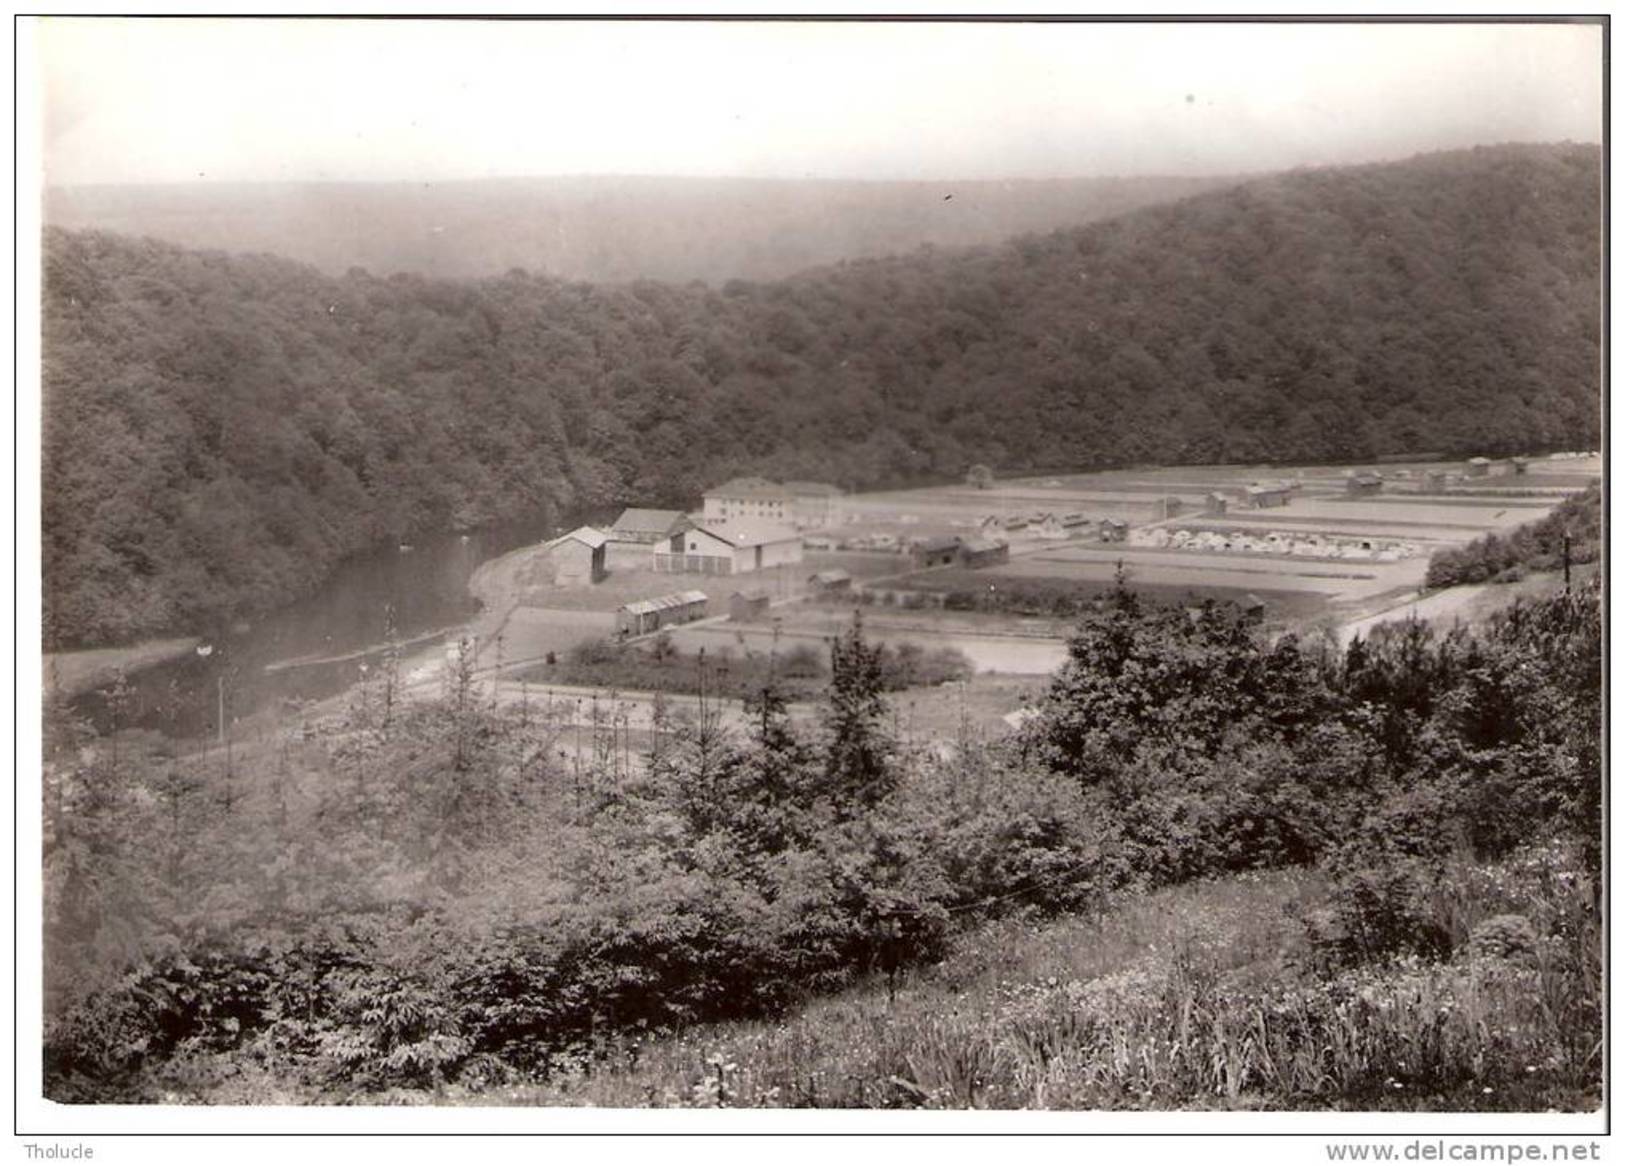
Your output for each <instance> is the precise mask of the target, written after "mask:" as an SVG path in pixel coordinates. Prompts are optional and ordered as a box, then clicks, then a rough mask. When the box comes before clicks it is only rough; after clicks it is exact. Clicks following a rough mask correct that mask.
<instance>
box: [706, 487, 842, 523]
mask: <svg viewBox="0 0 1625 1166" xmlns="http://www.w3.org/2000/svg"><path fill="white" fill-rule="evenodd" d="M842 496H843V495H842V491H841V489H840V487H838V486H831V485H829V484H828V483H825V482H785V483H784V484H783V485H780V484H779V483H778V482H770V481H768V480H767V479H766V478H730V479H729V480H728V481H726V482H724V483H722V485H720V486H717V487H715V488H713V489H710V490H707V491H706V492H705V510H704V515H705V524H706V525H707V526H714V525H717V524H719V523H725V522H737V521H739V520H741V519H744V520H747V521H752V522H758V521H764V520H765V521H768V522H777V523H784V524H786V525H789V526H793V527H795V528H796V529H797V530H812V529H817V528H819V527H824V526H838V525H839V524H840V522H841V520H842V513H841V498H842Z"/></svg>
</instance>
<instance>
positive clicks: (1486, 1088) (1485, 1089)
mask: <svg viewBox="0 0 1625 1166" xmlns="http://www.w3.org/2000/svg"><path fill="white" fill-rule="evenodd" d="M1484 1092H1485V1093H1494V1092H1495V1090H1494V1089H1491V1088H1490V1087H1489V1086H1488V1085H1486V1086H1484Z"/></svg>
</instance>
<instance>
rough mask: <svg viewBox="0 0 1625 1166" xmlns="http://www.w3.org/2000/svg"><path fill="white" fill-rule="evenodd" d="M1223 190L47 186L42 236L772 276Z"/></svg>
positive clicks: (336, 266)
mask: <svg viewBox="0 0 1625 1166" xmlns="http://www.w3.org/2000/svg"><path fill="white" fill-rule="evenodd" d="M1236 181H1239V180H1238V179H1233V178H1232V179H1225V178H1180V177H1147V178H1069V179H1053V180H1011V181H975V182H850V181H832V180H816V179H808V180H769V179H748V178H716V179H713V178H669V177H668V178H661V177H637V176H632V177H579V178H492V179H479V180H471V181H461V182H436V183H410V182H397V183H349V182H342V183H318V182H310V183H246V184H239V183H229V184H228V183H218V184H217V183H189V184H188V183H176V184H161V185H132V186H77V187H52V188H49V189H48V190H47V191H46V194H45V222H46V224H47V225H49V226H58V227H66V228H70V229H98V230H108V231H116V232H118V233H119V234H124V235H137V236H143V235H144V236H151V237H153V238H157V239H163V240H165V241H166V242H171V243H178V244H180V245H182V246H185V247H198V248H207V249H218V250H225V251H267V252H271V253H272V254H276V255H282V256H285V257H287V258H290V259H297V260H300V261H302V262H306V263H312V264H315V265H316V266H317V267H320V268H322V269H323V270H324V271H326V272H328V273H329V274H333V275H339V274H343V273H344V272H345V271H346V270H348V269H349V268H351V267H361V268H365V269H366V270H368V271H370V272H372V273H373V274H375V275H389V274H393V273H395V272H414V273H417V274H421V275H427V276H446V277H469V276H487V275H500V274H502V273H503V272H505V271H508V270H509V269H511V268H516V267H518V268H525V269H526V270H529V271H531V272H534V273H537V274H548V275H553V276H558V277H560V278H564V279H584V280H592V281H595V282H621V281H628V280H634V279H661V280H672V281H677V282H686V281H688V280H692V279H699V280H705V281H707V282H710V283H721V282H723V281H725V280H728V279H735V278H738V279H773V278H777V277H780V276H785V275H789V274H791V273H793V272H796V271H799V270H801V269H803V268H807V267H815V266H819V265H822V264H828V263H835V262H838V261H840V260H843V259H862V258H871V257H875V256H879V255H887V254H894V253H900V252H907V251H911V250H913V249H915V248H916V247H919V246H922V245H926V244H930V245H933V246H948V247H955V246H967V245H975V244H983V243H994V242H998V241H1001V240H1003V239H1005V238H1008V237H1009V236H1011V235H1016V234H1021V233H1023V232H1027V231H1047V230H1052V229H1054V228H1056V227H1065V226H1077V225H1079V224H1082V223H1087V222H1092V221H1095V220H1097V219H1102V218H1107V217H1110V216H1112V215H1116V214H1121V213H1124V212H1126V211H1131V210H1134V209H1136V208H1138V207H1142V206H1147V205H1150V204H1152V203H1157V202H1167V201H1171V200H1174V199H1178V198H1183V197H1185V196H1188V195H1192V194H1196V193H1199V192H1201V191H1204V190H1211V189H1213V188H1215V187H1217V186H1222V185H1226V184H1234V183H1235V182H1236Z"/></svg>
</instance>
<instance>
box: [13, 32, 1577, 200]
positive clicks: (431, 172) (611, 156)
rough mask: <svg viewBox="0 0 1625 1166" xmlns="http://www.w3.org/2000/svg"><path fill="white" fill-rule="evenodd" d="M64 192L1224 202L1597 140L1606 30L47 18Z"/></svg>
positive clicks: (52, 164)
mask: <svg viewBox="0 0 1625 1166" xmlns="http://www.w3.org/2000/svg"><path fill="white" fill-rule="evenodd" d="M32 31H33V33H34V36H33V37H32V45H33V47H34V51H35V52H36V53H37V54H38V66H39V68H38V76H39V85H40V88H41V90H42V91H43V92H42V93H41V95H40V100H39V103H38V110H37V112H38V114H39V116H40V118H41V119H42V127H41V141H42V152H43V162H44V168H45V176H46V179H47V180H48V181H50V182H53V183H62V184H72V183H92V182H175V181H178V182H194V181H204V182H219V181H263V180H302V181H303V180H365V181H371V180H389V181H445V180H452V179H461V178H481V177H490V176H522V175H558V174H683V175H706V176H725V175H740V176H759V177H773V178H802V177H816V178H858V179H944V178H961V179H972V178H1018V177H1038V178H1043V177H1072V176H1083V177H1086V176H1100V175H1131V174H1153V173H1154V174H1219V173H1224V174H1228V173H1238V172H1251V171H1260V170H1273V169H1282V168H1289V167H1293V166H1304V165H1325V164H1337V163H1349V162H1362V161H1376V160H1383V159H1391V158H1399V157H1406V156H1409V155H1411V154H1415V153H1419V152H1422V151H1426V150H1435V149H1448V148H1456V147H1461V146H1469V145H1474V144H1480V143H1494V142H1505V141H1556V140H1564V139H1567V140H1572V141H1586V142H1598V141H1600V140H1601V133H1602V127H1601V115H1602V67H1601V53H1602V32H1601V28H1600V27H1599V26H1598V25H1595V24H1591V25H1562V24H1545V25H1493V24H1476V25H1473V24H1455V25H1413V24H1400V25H1395V24H1387V25H1379V24H1336V25H1312V24H1288V25H1281V24H1143V23H1142V24H1053V23H997V24H987V23H980V24H952V23H925V24H921V23H907V24H901V23H875V22H861V23H817V22H747V23H725V22H652V21H637V22H611V21H598V22H593V21H587V22H523V23H512V22H489V21H449V22H448V21H325V20H298V19H281V20H276V19H272V20H248V19H240V20H230V19H225V20H218V19H209V20H205V19H194V20H153V19H132V18H105V19H86V18H47V19H45V20H43V21H38V22H36V24H35V26H34V28H33V29H32Z"/></svg>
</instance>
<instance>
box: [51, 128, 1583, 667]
mask: <svg viewBox="0 0 1625 1166" xmlns="http://www.w3.org/2000/svg"><path fill="white" fill-rule="evenodd" d="M1599 166H1600V156H1599V152H1598V151H1597V150H1596V149H1595V148H1591V147H1582V146H1543V147H1501V148H1481V149H1475V150H1472V151H1468V152H1461V153H1450V154H1439V155H1429V156H1424V157H1420V158H1416V159H1413V160H1411V161H1407V162H1403V163H1398V164H1391V165H1374V166H1363V167H1356V168H1347V169H1329V170H1315V171H1303V172H1293V173H1290V174H1285V175H1280V176H1275V177H1271V178H1267V179H1262V180H1258V181H1254V182H1250V183H1248V184H1245V185H1242V186H1239V187H1236V188H1233V189H1227V190H1220V191H1213V192H1208V193H1204V194H1200V195H1197V196H1195V197H1192V198H1189V199H1186V200H1184V201H1181V202H1178V203H1174V204H1170V205H1166V206H1156V207H1151V208H1147V209H1142V210H1139V211H1136V212H1133V213H1130V214H1127V215H1125V216H1123V217H1121V218H1117V219H1113V220H1109V221H1104V222H1098V223H1093V224H1089V225H1086V226H1081V227H1077V228H1073V229H1066V230H1060V231H1056V232H1053V233H1051V234H1047V235H1029V236H1024V237H1021V238H1017V239H1015V240H1012V241H1010V242H1008V243H1005V244H1002V245H998V246H990V247H985V248H980V249H974V250H967V251H947V250H923V251H920V252H916V253H913V254H909V255H906V256H899V257H895V258H889V259H876V260H863V261H858V262H851V263H842V264H837V265H835V266H833V267H825V268H821V269H816V270H811V271H808V272H805V273H803V274H800V275H797V276H794V277H792V278H787V279H783V280H779V281H775V282H746V281H738V280H734V281H729V282H727V283H725V284H724V285H722V286H721V287H709V286H706V285H703V284H698V283H690V284H683V285H674V284H661V283H654V282H646V281H645V282H634V283H630V284H626V285H589V284H583V283H573V282H566V281H561V280H557V279H552V278H545V277H541V276H537V275H534V274H528V273H526V272H525V271H522V270H513V271H510V272H508V273H507V274H506V275H503V276H501V277H497V278H489V279H483V280H473V281H449V280H431V279H426V278H421V277H418V276H413V275H403V274H397V275H392V276H389V277H387V278H380V277H378V276H374V275H371V274H368V273H367V272H364V271H359V270H355V271H351V272H350V273H348V274H347V275H345V276H343V277H338V278H333V277H329V276H326V275H323V274H321V273H320V272H318V271H317V270H315V269H313V268H310V267H307V266H302V265H300V264H296V263H293V262H289V261H287V260H283V259H279V258H273V257H270V256H252V255H226V254H221V253H213V252H193V251H186V250H182V249H180V248H177V247H175V246H172V245H168V244H164V243H159V242H154V241H150V240H134V239H127V238H122V237H119V236H115V235H109V234H102V233H94V232H86V233H74V232H67V231H61V230H51V231H49V232H48V234H47V239H46V246H45V271H44V333H45V334H44V344H45V362H44V451H43V455H44V456H43V487H44V499H45V501H44V515H43V521H44V541H45V545H44V571H45V595H46V625H45V627H46V639H47V643H48V645H50V646H54V647H63V646H73V645H85V644H101V643H108V642H116V641H121V640H126V639H129V638H132V637H137V636H140V635H143V634H149V633H153V632H157V631H161V630H168V629H175V628H186V629H189V630H190V629H195V628H197V627H198V626H200V625H202V624H204V623H206V622H207V621H211V620H217V619H223V618H230V617H232V616H234V615H236V614H239V613H244V612H248V611H253V610H256V609H265V608H268V607H271V606H274V605H277V604H279V603H282V602H286V601H288V600H290V599H292V598H295V597H297V596H298V595H300V594H301V593H304V592H308V591H309V590H311V589H312V588H314V587H315V586H316V585H317V584H318V583H319V582H320V581H321V580H322V578H323V577H324V576H325V575H326V574H327V572H328V571H330V570H331V568H332V567H333V566H334V564H335V563H337V562H338V561H339V560H340V559H341V558H343V557H344V556H346V555H348V554H351V553H353V552H356V551H359V550H362V549H365V548H369V547H373V546H376V545H379V544H380V543H381V542H383V541H384V540H388V539H396V538H402V537H408V536H410V535H412V534H413V533H415V532H425V531H439V530H454V529H459V528H462V529H466V528H470V527H475V526H478V525H481V524H485V523H490V522H493V521H496V520H499V519H502V518H504V517H508V516H513V515H518V514H521V513H535V512H537V511H538V510H542V511H546V510H548V509H551V510H552V511H553V512H554V513H556V514H560V515H562V514H564V513H565V512H567V511H569V510H571V509H572V508H575V507H578V506H581V505H584V504H613V503H620V502H637V503H638V504H641V505H688V504H691V503H692V502H693V501H694V500H695V498H696V496H697V494H698V493H699V492H700V491H701V490H702V489H703V488H704V487H705V486H707V485H709V484H713V483H715V482H716V481H718V480H721V479H722V478H724V477H726V476H727V475H729V474H733V473H739V472H762V473H767V474H773V475H783V476H794V477H801V478H814V479H823V480H830V481H835V482H837V483H839V484H840V485H842V486H845V487H860V486H868V485H875V484H881V483H896V482H902V481H911V480H913V481H918V480H923V479H928V478H932V477H936V476H941V477H953V478H957V477H959V476H961V475H963V473H964V472H965V469H966V467H967V466H969V465H970V464H972V463H973V462H981V463H987V464H989V465H992V466H996V467H998V468H999V469H1000V470H1001V471H1006V472H1008V471H1013V470H1019V469H1023V468H1049V467H1073V468H1080V469H1081V468H1100V467H1109V466H1120V465H1126V464H1136V463H1144V462H1164V463H1178V462H1223V461H1229V462H1235V461H1261V460H1274V461H1288V460H1298V459H1302V460H1314V459H1320V460H1327V461H1332V460H1344V459H1365V458H1370V457H1373V456H1375V455H1377V454H1382V453H1391V452H1395V451H1405V450H1417V449H1428V450H1445V451H1449V452H1452V453H1460V454H1469V453H1485V454H1495V453H1512V452H1521V451H1532V450H1539V449H1542V448H1557V447H1567V448H1573V447H1578V446H1585V447H1588V448H1589V447H1592V446H1594V445H1596V444H1597V443H1598V440H1599V433H1600V419H1599V402H1600V387H1599V386H1600V364H1599V360H1600V356H1599V343H1600V333H1599V327H1600V314H1599V304H1600V284H1599V278H1600V266H1599V263H1600V252H1601V248H1600V218H1599V216H1600V198H1599V195H1600V169H1599Z"/></svg>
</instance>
